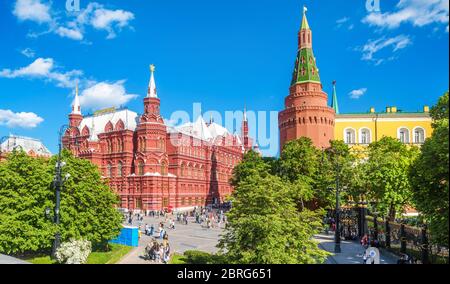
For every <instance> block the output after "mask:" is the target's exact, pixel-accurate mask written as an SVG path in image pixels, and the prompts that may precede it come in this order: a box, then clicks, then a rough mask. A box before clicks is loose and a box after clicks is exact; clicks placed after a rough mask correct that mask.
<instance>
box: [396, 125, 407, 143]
mask: <svg viewBox="0 0 450 284" xmlns="http://www.w3.org/2000/svg"><path fill="white" fill-rule="evenodd" d="M398 139H399V140H400V142H402V143H405V144H408V143H409V130H408V129H407V128H400V129H399V131H398Z"/></svg>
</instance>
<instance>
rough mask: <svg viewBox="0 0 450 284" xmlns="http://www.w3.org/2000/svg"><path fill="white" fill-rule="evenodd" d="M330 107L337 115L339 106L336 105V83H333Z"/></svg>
mask: <svg viewBox="0 0 450 284" xmlns="http://www.w3.org/2000/svg"><path fill="white" fill-rule="evenodd" d="M331 107H332V108H333V109H334V112H335V113H336V114H339V104H338V100H337V94H336V81H333V97H332V100H331Z"/></svg>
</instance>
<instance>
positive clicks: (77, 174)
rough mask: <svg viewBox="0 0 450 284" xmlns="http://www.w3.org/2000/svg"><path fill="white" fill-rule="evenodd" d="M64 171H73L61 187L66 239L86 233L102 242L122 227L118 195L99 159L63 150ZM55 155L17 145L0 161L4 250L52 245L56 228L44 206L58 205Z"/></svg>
mask: <svg viewBox="0 0 450 284" xmlns="http://www.w3.org/2000/svg"><path fill="white" fill-rule="evenodd" d="M62 160H63V161H64V162H65V163H66V166H65V167H64V168H63V175H65V174H66V173H69V174H70V175H71V176H70V178H69V179H68V180H67V181H66V182H65V184H64V188H63V189H62V191H61V209H60V216H61V223H60V226H59V232H60V233H61V237H62V241H65V240H68V239H70V238H75V239H76V238H85V239H87V240H89V241H91V242H92V244H93V246H94V248H95V247H97V248H99V247H104V246H105V245H106V244H107V242H108V241H109V240H111V239H113V238H114V237H116V236H117V235H118V234H119V232H120V228H121V215H120V213H119V212H118V211H117V210H116V209H115V206H117V205H118V197H117V195H116V194H114V193H113V192H112V191H111V190H110V189H109V187H108V186H107V185H106V184H105V182H104V181H102V179H101V176H100V173H99V171H98V169H97V167H96V166H95V165H93V164H92V163H90V162H89V161H87V160H83V159H78V158H75V157H74V156H73V155H72V154H70V152H68V151H63V155H62ZM55 164H56V157H53V158H51V159H49V160H45V159H41V158H32V157H29V156H27V155H26V154H25V153H24V152H22V151H14V152H13V153H11V154H9V155H8V158H7V160H6V161H4V162H2V163H0V252H3V253H7V254H18V253H27V252H36V251H48V250H49V249H50V248H51V246H52V242H53V240H54V234H55V232H56V230H57V228H56V227H55V225H54V224H53V219H52V218H48V217H47V216H46V214H45V211H46V208H50V209H52V215H53V208H54V207H55V190H54V188H53V177H54V172H55Z"/></svg>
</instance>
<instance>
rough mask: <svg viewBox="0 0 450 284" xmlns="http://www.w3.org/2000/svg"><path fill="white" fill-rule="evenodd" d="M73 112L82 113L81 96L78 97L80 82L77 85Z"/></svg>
mask: <svg viewBox="0 0 450 284" xmlns="http://www.w3.org/2000/svg"><path fill="white" fill-rule="evenodd" d="M72 114H81V106H80V98H79V97H78V82H77V85H76V87H75V99H74V100H73V104H72Z"/></svg>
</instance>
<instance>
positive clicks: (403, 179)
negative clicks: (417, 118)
mask: <svg viewBox="0 0 450 284" xmlns="http://www.w3.org/2000/svg"><path fill="white" fill-rule="evenodd" d="M368 150H369V154H368V160H367V162H366V163H365V164H364V169H363V172H364V177H365V181H364V184H365V185H366V186H367V191H366V192H367V196H368V198H369V200H371V201H374V202H376V204H375V208H376V210H377V211H379V212H380V213H381V214H383V215H387V216H389V217H390V218H391V219H393V218H395V214H396V212H402V210H403V209H404V208H405V205H408V204H411V184H410V179H409V167H410V165H411V163H412V162H413V160H414V159H415V157H416V156H417V154H418V149H417V147H411V148H408V146H406V145H405V144H403V143H401V142H400V141H399V140H398V139H396V138H392V137H383V138H381V139H380V140H379V141H377V142H373V143H372V144H370V145H369V149H368Z"/></svg>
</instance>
